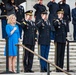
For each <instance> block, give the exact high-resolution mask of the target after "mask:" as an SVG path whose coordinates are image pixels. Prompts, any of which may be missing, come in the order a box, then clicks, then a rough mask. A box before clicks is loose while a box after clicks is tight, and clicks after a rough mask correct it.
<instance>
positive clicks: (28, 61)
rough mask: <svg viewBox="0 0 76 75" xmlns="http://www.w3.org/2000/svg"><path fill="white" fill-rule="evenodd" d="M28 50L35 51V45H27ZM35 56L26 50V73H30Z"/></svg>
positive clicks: (24, 60) (24, 63)
mask: <svg viewBox="0 0 76 75" xmlns="http://www.w3.org/2000/svg"><path fill="white" fill-rule="evenodd" d="M25 46H26V47H27V48H29V49H31V50H32V51H34V45H25ZM33 56H34V55H33V54H32V53H31V52H29V51H27V50H24V58H23V66H24V71H30V70H31V68H32V64H33Z"/></svg>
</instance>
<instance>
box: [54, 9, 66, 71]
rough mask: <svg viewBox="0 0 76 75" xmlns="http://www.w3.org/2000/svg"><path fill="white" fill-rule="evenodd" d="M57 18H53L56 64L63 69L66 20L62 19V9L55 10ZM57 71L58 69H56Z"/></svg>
mask: <svg viewBox="0 0 76 75" xmlns="http://www.w3.org/2000/svg"><path fill="white" fill-rule="evenodd" d="M57 14H58V18H57V19H56V20H54V24H53V25H54V27H55V40H54V41H55V45H56V59H55V61H56V65H57V66H59V67H60V68H62V69H63V65H64V54H65V45H66V37H67V27H66V25H67V24H66V21H64V20H63V15H64V11H63V10H62V9H59V10H58V11H57ZM56 71H57V72H60V70H58V69H56Z"/></svg>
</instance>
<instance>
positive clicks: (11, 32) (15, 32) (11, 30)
mask: <svg viewBox="0 0 76 75" xmlns="http://www.w3.org/2000/svg"><path fill="white" fill-rule="evenodd" d="M6 33H7V36H8V41H9V42H8V44H9V49H8V50H9V71H13V72H15V61H16V56H17V47H16V46H15V44H17V43H18V42H19V38H20V34H19V29H18V26H17V25H16V17H15V15H14V14H11V15H10V16H8V21H7V25H6ZM5 55H6V51H5Z"/></svg>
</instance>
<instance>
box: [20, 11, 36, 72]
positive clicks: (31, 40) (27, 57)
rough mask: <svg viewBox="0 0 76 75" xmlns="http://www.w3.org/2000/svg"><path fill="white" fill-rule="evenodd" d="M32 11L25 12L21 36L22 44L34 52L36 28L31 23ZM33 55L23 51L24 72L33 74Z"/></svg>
mask: <svg viewBox="0 0 76 75" xmlns="http://www.w3.org/2000/svg"><path fill="white" fill-rule="evenodd" d="M32 12H33V11H32V10H28V11H26V12H25V14H26V15H25V16H26V18H25V20H24V22H23V23H22V25H21V26H22V28H23V31H24V35H23V44H24V45H25V46H26V47H27V48H29V49H31V50H32V51H34V46H35V40H36V39H35V37H36V26H35V23H34V22H33V21H32ZM33 56H34V55H33V54H32V53H30V52H29V51H27V50H24V59H23V66H24V72H33V71H32V70H31V69H32V64H33Z"/></svg>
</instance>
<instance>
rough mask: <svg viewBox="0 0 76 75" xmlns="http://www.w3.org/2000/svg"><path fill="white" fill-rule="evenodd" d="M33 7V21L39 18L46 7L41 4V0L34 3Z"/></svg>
mask: <svg viewBox="0 0 76 75" xmlns="http://www.w3.org/2000/svg"><path fill="white" fill-rule="evenodd" d="M33 8H34V9H35V10H36V11H35V22H36V23H37V22H38V20H40V19H41V13H42V12H43V11H45V10H46V7H45V6H44V5H43V0H38V4H35V5H34V6H33Z"/></svg>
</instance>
